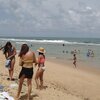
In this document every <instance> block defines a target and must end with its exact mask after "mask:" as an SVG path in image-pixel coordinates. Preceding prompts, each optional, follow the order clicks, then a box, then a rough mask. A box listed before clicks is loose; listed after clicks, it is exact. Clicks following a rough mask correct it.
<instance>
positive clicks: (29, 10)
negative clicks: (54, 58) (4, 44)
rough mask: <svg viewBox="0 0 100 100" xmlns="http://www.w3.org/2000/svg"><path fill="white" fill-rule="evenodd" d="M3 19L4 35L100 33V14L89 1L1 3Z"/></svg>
mask: <svg viewBox="0 0 100 100" xmlns="http://www.w3.org/2000/svg"><path fill="white" fill-rule="evenodd" d="M92 1H93V0H92ZM72 2H73V3H72ZM87 2H88V3H87ZM93 3H94V2H93ZM0 16H1V17H0V27H1V28H0V31H1V32H2V33H6V31H5V30H7V31H9V33H10V32H11V33H12V34H13V33H14V32H16V33H17V34H18V33H19V34H20V33H24V34H26V33H28V32H29V33H30V34H31V33H38V32H42V33H43V32H46V33H49V32H52V33H53V32H56V33H58V32H59V33H61V32H64V33H66V32H72V31H73V32H97V33H98V32H99V31H100V30H99V27H100V18H99V17H100V12H99V10H97V9H96V8H95V7H94V6H93V4H92V3H90V2H89V1H87V0H84V1H83V2H82V1H81V2H80V0H76V1H75V0H67V1H66V0H20V1H18V0H13V1H11V0H6V1H5V0H0Z"/></svg>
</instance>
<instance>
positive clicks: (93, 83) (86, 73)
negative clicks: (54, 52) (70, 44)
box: [0, 51, 100, 100]
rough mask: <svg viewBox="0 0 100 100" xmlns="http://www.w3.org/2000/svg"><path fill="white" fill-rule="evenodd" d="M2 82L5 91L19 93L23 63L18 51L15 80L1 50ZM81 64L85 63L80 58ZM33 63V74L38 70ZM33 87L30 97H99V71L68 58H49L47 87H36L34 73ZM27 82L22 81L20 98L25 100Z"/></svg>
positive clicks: (79, 99) (76, 99)
mask: <svg viewBox="0 0 100 100" xmlns="http://www.w3.org/2000/svg"><path fill="white" fill-rule="evenodd" d="M0 58H1V60H0V85H3V86H4V91H6V92H8V93H9V94H10V95H11V96H12V97H15V96H16V93H17V88H18V75H19V72H20V70H21V67H20V66H19V65H18V63H19V60H18V59H19V58H18V57H17V55H16V64H15V69H14V78H15V79H16V80H15V81H8V80H7V77H8V70H7V69H6V68H5V66H4V65H5V57H4V55H3V54H2V51H0ZM78 66H83V65H82V63H80V62H78ZM36 69H37V68H36V67H34V75H35V72H36ZM32 83H33V87H32V94H31V98H30V100H100V74H99V71H97V72H96V71H95V70H93V69H90V68H87V67H86V66H85V68H82V67H78V68H74V67H73V65H72V64H71V63H70V62H69V63H68V64H67V63H63V62H57V61H56V60H53V59H52V60H51V59H48V58H47V60H46V70H45V73H44V89H42V90H37V89H36V84H35V81H34V77H33V82H32ZM26 93H27V84H26V80H25V82H24V84H23V89H22V92H21V96H20V100H26Z"/></svg>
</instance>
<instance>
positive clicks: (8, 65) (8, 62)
mask: <svg viewBox="0 0 100 100" xmlns="http://www.w3.org/2000/svg"><path fill="white" fill-rule="evenodd" d="M10 63H11V60H10V59H7V60H6V62H5V67H6V68H9V67H10Z"/></svg>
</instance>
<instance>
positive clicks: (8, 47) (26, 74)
mask: <svg viewBox="0 0 100 100" xmlns="http://www.w3.org/2000/svg"><path fill="white" fill-rule="evenodd" d="M1 49H2V50H3V54H4V55H5V58H6V64H5V65H6V67H8V70H9V77H8V78H7V80H11V81H14V78H13V74H14V65H15V56H16V54H17V52H16V48H15V47H14V46H13V45H12V44H11V42H9V41H8V42H7V43H6V44H5V46H3V47H1ZM37 52H38V57H37V58H38V59H37V58H36V55H35V53H34V52H33V51H31V50H30V49H29V46H28V45H27V44H22V45H21V49H20V52H19V54H18V57H19V66H22V69H21V71H20V73H19V85H18V92H17V95H16V100H18V99H19V97H20V93H21V90H22V84H23V82H24V79H27V86H28V93H27V100H29V98H30V94H31V90H32V78H33V74H34V69H33V63H34V65H35V67H36V66H38V68H37V71H36V74H35V82H36V88H37V89H42V88H43V73H44V71H45V49H44V48H43V47H40V48H39V49H38V50H37ZM39 81H40V82H39ZM39 83H40V84H39Z"/></svg>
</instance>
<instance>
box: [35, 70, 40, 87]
mask: <svg viewBox="0 0 100 100" xmlns="http://www.w3.org/2000/svg"><path fill="white" fill-rule="evenodd" d="M39 77H40V72H39V69H38V70H37V71H36V75H35V82H36V86H37V87H36V88H37V89H38V88H39V80H38V79H39Z"/></svg>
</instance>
